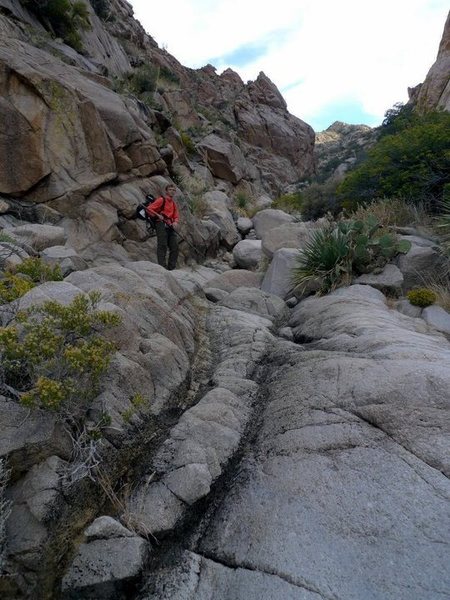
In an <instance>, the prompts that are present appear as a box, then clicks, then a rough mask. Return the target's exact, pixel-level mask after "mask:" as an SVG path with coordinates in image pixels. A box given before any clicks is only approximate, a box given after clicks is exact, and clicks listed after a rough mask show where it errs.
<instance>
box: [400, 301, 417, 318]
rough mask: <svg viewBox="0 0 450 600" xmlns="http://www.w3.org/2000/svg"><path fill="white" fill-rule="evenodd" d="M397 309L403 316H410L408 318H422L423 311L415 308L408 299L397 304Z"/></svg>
mask: <svg viewBox="0 0 450 600" xmlns="http://www.w3.org/2000/svg"><path fill="white" fill-rule="evenodd" d="M396 308H397V310H398V311H399V312H401V313H402V314H403V315H408V317H416V318H417V317H420V315H421V313H422V309H421V308H420V306H414V305H413V304H411V302H410V301H409V300H407V299H406V298H405V299H403V300H400V301H399V302H397V304H396Z"/></svg>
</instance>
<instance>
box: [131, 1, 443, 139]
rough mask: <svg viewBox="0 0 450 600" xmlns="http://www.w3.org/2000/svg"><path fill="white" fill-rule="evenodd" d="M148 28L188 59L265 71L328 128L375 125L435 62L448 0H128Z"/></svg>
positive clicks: (295, 106) (313, 121)
mask: <svg viewBox="0 0 450 600" xmlns="http://www.w3.org/2000/svg"><path fill="white" fill-rule="evenodd" d="M129 2H130V3H131V5H132V6H133V9H134V14H135V17H136V18H137V19H138V20H139V21H140V22H141V24H142V26H143V27H144V29H145V30H146V31H147V33H149V34H150V35H151V36H152V37H153V39H154V40H155V41H156V42H157V43H158V45H159V47H161V48H165V49H166V50H167V51H168V52H169V53H170V54H172V55H173V56H175V58H176V59H177V60H179V62H181V64H183V65H184V66H186V67H191V68H200V67H202V66H204V65H206V64H208V63H210V64H212V65H214V66H215V67H216V68H217V73H218V74H220V73H222V72H223V71H224V70H225V69H226V68H231V69H233V70H234V71H236V72H237V73H239V75H240V76H241V78H242V79H243V81H244V82H247V81H250V80H251V81H254V80H255V79H256V78H257V76H258V74H259V72H260V71H263V72H264V73H265V74H266V75H267V77H269V79H271V80H272V81H273V83H275V85H276V86H277V87H278V89H279V90H280V92H281V93H282V95H283V97H284V99H285V100H286V102H287V105H288V110H289V112H290V113H292V114H293V115H295V116H296V117H299V118H300V119H302V120H303V121H306V123H308V124H309V125H311V126H312V127H313V129H314V130H315V131H323V130H324V129H326V128H327V127H329V126H330V125H331V124H332V123H334V121H344V122H345V123H354V124H360V123H361V124H366V125H370V126H371V127H375V126H377V125H379V124H380V123H381V121H382V120H383V117H384V114H385V112H386V111H387V110H388V109H390V108H392V106H393V105H394V104H395V103H397V102H403V103H405V102H407V100H408V92H407V89H408V87H413V86H415V85H417V84H418V83H422V82H423V81H424V79H425V77H426V74H427V72H428V70H429V69H430V67H431V66H432V64H433V63H434V61H435V59H436V55H437V51H438V48H439V42H440V40H441V37H442V32H443V29H444V24H445V20H446V17H447V13H448V10H449V2H448V0H371V1H368V0H266V1H264V0H170V3H167V4H164V5H163V8H161V9H160V8H159V7H160V6H161V5H158V6H156V5H155V3H153V2H150V1H149V0H129Z"/></svg>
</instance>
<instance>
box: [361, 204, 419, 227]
mask: <svg viewBox="0 0 450 600" xmlns="http://www.w3.org/2000/svg"><path fill="white" fill-rule="evenodd" d="M368 215H374V216H375V217H376V218H377V219H378V221H379V222H380V225H381V227H384V228H387V227H392V226H394V225H397V226H405V225H412V224H415V225H417V224H418V222H422V223H425V222H427V221H429V219H427V217H426V214H425V211H424V210H423V208H422V207H420V206H415V205H413V204H409V203H408V202H405V200H404V199H403V198H380V199H375V200H374V201H373V202H370V203H369V204H365V205H361V206H358V208H357V209H356V210H355V211H354V212H353V213H352V214H351V215H350V216H351V218H352V219H355V220H357V221H359V220H362V221H364V220H365V219H366V218H367V217H368Z"/></svg>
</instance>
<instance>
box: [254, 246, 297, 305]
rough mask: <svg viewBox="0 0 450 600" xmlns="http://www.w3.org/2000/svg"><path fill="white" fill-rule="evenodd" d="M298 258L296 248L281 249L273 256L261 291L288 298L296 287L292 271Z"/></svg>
mask: <svg viewBox="0 0 450 600" xmlns="http://www.w3.org/2000/svg"><path fill="white" fill-rule="evenodd" d="M297 257H298V250H295V249H294V248H280V249H279V250H277V251H276V252H275V254H274V255H273V259H272V262H271V263H270V265H269V268H268V269H267V271H266V274H265V275H264V279H263V282H262V284H261V289H262V290H263V291H264V292H268V293H269V294H275V295H276V296H279V297H280V298H283V299H286V298H288V297H289V296H290V295H291V293H292V291H293V289H294V287H295V285H294V282H293V280H292V269H293V268H294V266H295V263H296V260H297Z"/></svg>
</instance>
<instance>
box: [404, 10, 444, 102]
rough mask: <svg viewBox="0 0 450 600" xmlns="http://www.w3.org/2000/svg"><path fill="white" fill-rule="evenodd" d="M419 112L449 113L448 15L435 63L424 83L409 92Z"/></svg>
mask: <svg viewBox="0 0 450 600" xmlns="http://www.w3.org/2000/svg"><path fill="white" fill-rule="evenodd" d="M409 93H410V98H411V101H412V102H414V104H415V105H416V107H417V110H418V111H419V112H426V111H427V110H433V109H444V110H447V111H450V13H449V14H448V17H447V21H446V23H445V26H444V31H443V34H442V39H441V43H440V45H439V50H438V54H437V57H436V61H435V63H434V64H433V66H432V67H431V69H430V70H429V71H428V74H427V76H426V78H425V81H424V82H423V83H422V84H420V85H419V86H416V87H415V88H413V89H411V90H409Z"/></svg>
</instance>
